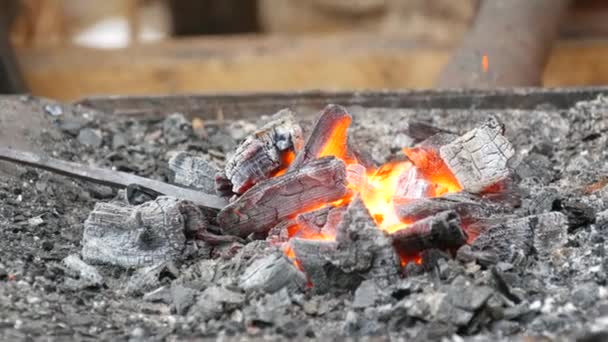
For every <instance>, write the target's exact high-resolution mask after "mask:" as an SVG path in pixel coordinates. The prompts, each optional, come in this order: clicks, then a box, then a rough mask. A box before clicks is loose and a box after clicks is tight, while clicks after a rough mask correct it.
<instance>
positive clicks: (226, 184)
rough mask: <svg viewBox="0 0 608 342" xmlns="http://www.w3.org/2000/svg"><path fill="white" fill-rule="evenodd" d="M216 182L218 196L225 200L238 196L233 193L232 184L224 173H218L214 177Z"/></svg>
mask: <svg viewBox="0 0 608 342" xmlns="http://www.w3.org/2000/svg"><path fill="white" fill-rule="evenodd" d="M214 181H215V193H216V194H217V195H218V196H221V197H225V198H232V197H234V196H236V193H234V192H233V191H232V182H230V179H228V177H226V174H225V173H224V171H220V172H217V173H216V174H215V177H214Z"/></svg>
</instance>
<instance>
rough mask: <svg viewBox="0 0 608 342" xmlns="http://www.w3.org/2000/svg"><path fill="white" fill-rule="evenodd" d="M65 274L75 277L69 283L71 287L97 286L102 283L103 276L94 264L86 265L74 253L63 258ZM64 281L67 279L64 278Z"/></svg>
mask: <svg viewBox="0 0 608 342" xmlns="http://www.w3.org/2000/svg"><path fill="white" fill-rule="evenodd" d="M63 265H64V266H65V267H66V270H67V272H66V273H67V274H68V275H71V276H73V277H74V278H76V280H73V281H71V282H70V283H71V284H69V286H70V287H72V288H86V287H97V286H101V285H103V283H104V280H103V276H102V275H101V274H100V273H99V271H97V269H96V268H95V267H94V266H91V265H88V264H87V263H85V262H84V261H82V260H81V259H80V257H79V256H78V255H76V254H70V255H68V256H67V257H65V258H64V259H63ZM66 282H68V280H67V279H66Z"/></svg>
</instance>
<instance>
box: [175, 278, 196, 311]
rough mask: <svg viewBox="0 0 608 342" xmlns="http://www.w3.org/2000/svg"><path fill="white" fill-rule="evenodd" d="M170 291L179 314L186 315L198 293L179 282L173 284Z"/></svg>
mask: <svg viewBox="0 0 608 342" xmlns="http://www.w3.org/2000/svg"><path fill="white" fill-rule="evenodd" d="M170 291H171V298H172V302H173V307H174V308H175V312H176V313H177V314H178V315H184V314H186V313H187V312H188V309H190V307H191V306H192V305H193V304H194V301H195V300H196V295H197V293H198V291H196V290H193V289H191V288H188V287H185V286H182V285H179V284H173V285H171V290H170Z"/></svg>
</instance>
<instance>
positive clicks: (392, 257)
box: [336, 197, 401, 281]
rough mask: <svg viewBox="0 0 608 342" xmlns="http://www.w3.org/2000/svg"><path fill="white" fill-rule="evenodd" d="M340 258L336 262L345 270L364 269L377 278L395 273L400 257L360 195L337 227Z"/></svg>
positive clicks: (369, 275) (370, 275)
mask: <svg viewBox="0 0 608 342" xmlns="http://www.w3.org/2000/svg"><path fill="white" fill-rule="evenodd" d="M336 241H337V243H338V246H337V249H338V251H339V254H340V256H339V258H338V260H337V262H336V265H338V266H339V267H340V268H341V269H343V270H345V271H347V272H353V271H355V272H365V274H366V275H365V277H366V278H370V277H371V278H374V279H376V281H383V280H391V279H394V278H396V277H398V274H399V269H400V263H401V261H400V258H399V256H398V255H397V254H396V252H395V250H394V249H393V246H392V241H391V238H390V237H389V236H387V235H386V233H385V232H384V231H382V230H380V229H378V227H377V226H376V223H375V221H374V220H373V218H372V217H371V215H370V213H369V211H368V210H367V207H366V206H365V204H364V203H363V201H362V200H361V198H360V197H356V198H355V199H354V200H353V201H352V202H351V203H350V204H349V206H348V208H347V210H346V212H345V213H344V216H343V217H342V221H341V222H340V224H339V226H338V228H337V235H336Z"/></svg>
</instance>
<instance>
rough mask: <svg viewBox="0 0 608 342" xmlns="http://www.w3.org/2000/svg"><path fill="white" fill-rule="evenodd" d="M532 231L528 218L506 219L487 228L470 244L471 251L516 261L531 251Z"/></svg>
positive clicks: (501, 259) (498, 258)
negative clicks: (502, 222)
mask: <svg viewBox="0 0 608 342" xmlns="http://www.w3.org/2000/svg"><path fill="white" fill-rule="evenodd" d="M533 243H534V231H533V230H532V227H531V226H530V221H529V219H528V218H523V219H518V220H514V221H507V222H505V223H504V224H499V225H495V226H492V227H490V228H488V230H487V231H485V232H484V233H482V234H481V235H479V236H478V237H477V238H476V239H475V241H473V244H472V245H471V251H473V252H486V253H489V254H493V255H495V256H496V260H497V261H498V260H500V261H506V262H511V263H518V261H521V259H524V258H525V257H527V256H528V255H530V253H531V252H532V247H533Z"/></svg>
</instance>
